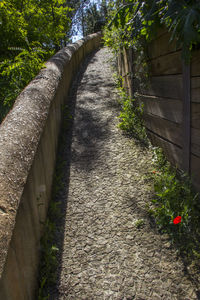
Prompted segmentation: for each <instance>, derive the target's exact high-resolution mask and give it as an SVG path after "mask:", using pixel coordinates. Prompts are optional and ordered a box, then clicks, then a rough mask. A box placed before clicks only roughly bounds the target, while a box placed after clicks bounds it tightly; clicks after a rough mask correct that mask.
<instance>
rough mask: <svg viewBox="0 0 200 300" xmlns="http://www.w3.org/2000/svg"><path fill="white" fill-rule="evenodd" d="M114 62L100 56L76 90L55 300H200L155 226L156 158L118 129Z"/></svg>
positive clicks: (101, 53) (103, 53) (106, 53)
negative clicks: (149, 208)
mask: <svg viewBox="0 0 200 300" xmlns="http://www.w3.org/2000/svg"><path fill="white" fill-rule="evenodd" d="M111 58H112V55H111V54H110V53H109V51H108V50H107V49H106V48H103V49H101V50H100V51H98V52H97V53H96V54H95V55H94V56H93V57H91V60H90V62H89V64H88V66H87V68H86V70H85V72H84V74H83V77H82V79H81V81H80V82H79V83H78V89H77V90H76V88H74V96H73V97H74V99H73V101H75V102H76V108H75V113H74V124H73V135H72V145H71V149H70V151H66V157H64V158H63V159H64V160H67V161H68V163H67V167H66V173H67V175H66V182H65V189H64V190H65V191H63V194H62V195H60V200H62V201H63V203H65V204H63V205H64V206H65V205H66V216H65V226H64V229H63V230H64V232H63V233H61V232H62V226H61V227H60V236H62V234H63V235H64V237H63V244H62V243H61V244H60V246H61V248H62V249H61V250H62V256H61V260H60V269H59V270H60V271H59V279H58V283H57V287H55V288H54V291H53V289H52V293H51V297H50V298H51V299H54V300H55V299H57V300H64V299H68V300H69V299H77V300H78V299H85V300H86V299H87V300H89V299H97V300H98V299H99V300H103V299H118V300H122V299H123V300H128V299H137V300H146V299H152V300H160V299H164V300H176V299H180V300H183V299H184V300H192V299H198V296H197V294H198V291H197V288H196V287H195V285H194V283H192V281H191V280H190V279H189V277H188V276H187V275H186V273H185V271H184V265H183V263H182V261H181V259H180V258H178V257H177V255H176V251H175V250H174V249H173V248H171V247H170V244H169V242H168V239H167V237H166V236H165V235H162V236H161V235H159V234H158V232H157V231H156V229H155V226H153V225H152V222H151V221H150V220H149V219H148V216H147V213H146V210H145V204H146V203H147V202H148V201H149V200H150V198H151V196H152V186H151V184H150V183H149V182H148V181H146V180H145V175H146V174H147V172H148V171H149V170H150V168H151V162H152V157H151V154H150V152H148V151H147V150H145V149H143V148H141V147H140V146H139V145H137V144H136V143H135V142H134V141H133V140H131V139H129V138H128V137H126V136H124V135H123V134H122V132H121V131H120V129H118V128H117V124H118V122H119V121H118V118H117V115H118V114H119V107H118V106H117V105H116V103H117V102H116V90H115V88H114V82H113V79H112V70H111V68H110V64H109V62H108V60H110V59H111ZM66 141H67V143H68V142H69V140H68V139H67V138H66ZM67 147H69V145H68V146H67ZM69 166H70V169H69ZM69 173H70V174H69ZM63 215H65V211H64V209H63ZM141 219H142V220H143V223H144V224H143V225H142V226H141V227H140V228H139V226H137V224H138V223H137V221H138V220H141Z"/></svg>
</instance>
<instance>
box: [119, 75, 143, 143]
mask: <svg viewBox="0 0 200 300" xmlns="http://www.w3.org/2000/svg"><path fill="white" fill-rule="evenodd" d="M116 77H117V82H116V84H117V88H118V95H119V99H118V102H119V104H120V106H121V112H120V115H119V117H118V118H119V119H120V123H119V125H118V127H119V128H120V129H122V130H124V131H125V132H127V133H128V134H130V135H133V136H134V137H135V138H137V139H138V140H140V141H142V142H144V143H147V135H146V130H145V127H144V122H143V119H142V114H143V105H137V104H136V101H135V99H132V98H130V97H129V96H127V94H126V92H125V90H124V89H123V88H122V87H121V86H120V85H121V81H122V77H120V76H116Z"/></svg>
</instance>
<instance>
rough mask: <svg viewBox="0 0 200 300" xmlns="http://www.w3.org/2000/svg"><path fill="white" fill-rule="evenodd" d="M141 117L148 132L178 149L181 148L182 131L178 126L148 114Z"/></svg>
mask: <svg viewBox="0 0 200 300" xmlns="http://www.w3.org/2000/svg"><path fill="white" fill-rule="evenodd" d="M143 117H144V121H145V126H146V127H147V128H148V129H149V130H150V131H152V132H154V133H156V134H157V135H159V136H161V137H163V138H164V139H166V140H168V141H170V142H172V143H174V144H176V145H178V146H180V147H181V146H182V131H181V126H180V125H179V124H177V123H173V122H171V121H168V120H165V119H162V118H160V117H157V116H154V115H150V114H144V116H143Z"/></svg>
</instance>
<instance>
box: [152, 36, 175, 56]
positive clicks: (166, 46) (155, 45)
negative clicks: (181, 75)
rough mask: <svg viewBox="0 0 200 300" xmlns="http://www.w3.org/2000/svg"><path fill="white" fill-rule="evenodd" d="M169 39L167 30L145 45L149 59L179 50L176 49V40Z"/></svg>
mask: <svg viewBox="0 0 200 300" xmlns="http://www.w3.org/2000/svg"><path fill="white" fill-rule="evenodd" d="M169 40H170V34H169V33H168V32H167V33H165V34H162V35H161V36H159V37H158V38H157V39H155V40H152V41H151V42H150V43H149V45H148V46H147V52H148V56H149V59H152V58H155V57H159V56H162V55H165V54H167V53H171V52H175V51H177V50H179V49H177V46H176V42H175V41H173V42H171V43H170V42H169Z"/></svg>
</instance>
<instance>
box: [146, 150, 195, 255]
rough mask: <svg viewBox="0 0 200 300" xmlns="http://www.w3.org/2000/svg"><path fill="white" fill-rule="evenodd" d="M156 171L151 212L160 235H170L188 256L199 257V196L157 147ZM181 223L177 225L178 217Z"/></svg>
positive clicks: (184, 175)
mask: <svg viewBox="0 0 200 300" xmlns="http://www.w3.org/2000/svg"><path fill="white" fill-rule="evenodd" d="M154 164H155V167H156V169H157V170H154V171H153V175H152V177H153V180H154V190H155V198H154V199H153V200H152V202H153V204H154V208H153V210H151V213H153V215H154V216H155V219H156V223H157V225H158V228H159V229H160V230H161V232H165V233H168V234H169V235H170V236H171V239H172V241H173V242H174V243H176V244H177V245H178V247H179V249H180V250H181V251H182V252H184V253H185V254H187V255H193V256H194V255H195V253H196V257H197V256H198V255H200V244H199V236H200V226H199V224H200V223H199V222H200V204H199V195H198V194H196V193H195V192H194V191H193V189H192V184H191V180H190V179H189V177H188V176H187V174H185V173H184V172H180V171H179V172H178V170H177V169H176V168H173V167H172V166H171V165H170V163H169V162H167V160H166V158H165V156H164V155H163V152H162V151H161V150H160V149H158V148H154ZM177 216H181V222H180V223H179V224H176V225H175V224H174V223H173V220H174V218H175V217H177Z"/></svg>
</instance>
